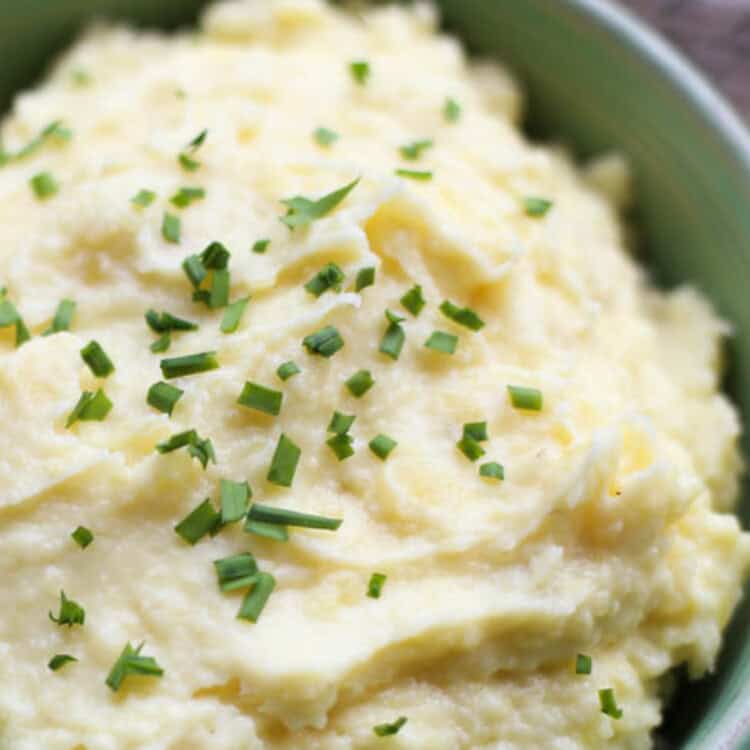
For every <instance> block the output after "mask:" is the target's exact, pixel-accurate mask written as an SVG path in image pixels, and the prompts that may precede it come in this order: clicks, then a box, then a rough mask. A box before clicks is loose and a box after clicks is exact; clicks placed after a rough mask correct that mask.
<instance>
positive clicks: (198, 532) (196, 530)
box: [174, 497, 221, 545]
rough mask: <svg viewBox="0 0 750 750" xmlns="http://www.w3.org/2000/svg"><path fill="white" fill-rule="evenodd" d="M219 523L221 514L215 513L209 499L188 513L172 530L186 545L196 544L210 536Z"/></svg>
mask: <svg viewBox="0 0 750 750" xmlns="http://www.w3.org/2000/svg"><path fill="white" fill-rule="evenodd" d="M220 523H221V514H220V513H217V512H216V509H215V508H214V506H213V503H212V502H211V499H210V498H208V497H207V498H206V499H205V500H204V501H203V502H202V503H201V504H200V505H198V506H197V507H196V508H194V509H193V510H191V511H190V513H188V514H187V515H186V516H185V518H183V519H182V521H180V522H179V523H178V524H177V525H176V526H175V527H174V530H175V531H176V532H177V534H178V535H179V536H181V537H182V538H183V539H184V540H185V541H186V542H187V543H188V544H191V545H192V544H196V543H197V542H199V541H200V540H201V539H202V538H203V537H204V536H206V534H210V533H211V532H212V531H213V530H214V529H215V528H216V527H217V526H218V525H219V524H220Z"/></svg>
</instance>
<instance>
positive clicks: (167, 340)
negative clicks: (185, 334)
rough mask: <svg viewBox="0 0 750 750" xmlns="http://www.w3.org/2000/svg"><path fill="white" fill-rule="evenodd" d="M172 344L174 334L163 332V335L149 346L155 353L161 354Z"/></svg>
mask: <svg viewBox="0 0 750 750" xmlns="http://www.w3.org/2000/svg"><path fill="white" fill-rule="evenodd" d="M171 345H172V336H171V335H170V334H169V332H167V333H163V334H162V335H161V336H159V338H158V339H156V341H154V342H153V344H151V345H150V346H149V347H148V348H149V349H150V350H151V351H152V352H153V353H154V354H161V353H162V352H166V351H167V350H168V349H169V347H170V346H171Z"/></svg>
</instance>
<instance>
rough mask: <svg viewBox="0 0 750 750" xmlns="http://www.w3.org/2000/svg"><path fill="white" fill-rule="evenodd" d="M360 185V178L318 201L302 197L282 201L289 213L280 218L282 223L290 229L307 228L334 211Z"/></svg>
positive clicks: (297, 196)
mask: <svg viewBox="0 0 750 750" xmlns="http://www.w3.org/2000/svg"><path fill="white" fill-rule="evenodd" d="M358 183H359V177H358V178H357V179H356V180H353V181H352V182H350V183H349V184H348V185H344V187H342V188H339V189H338V190H334V191H333V192H332V193H328V194H327V195H324V196H323V197H322V198H320V199H319V200H317V201H314V200H311V199H310V198H305V197H304V196H302V195H296V196H294V197H293V198H287V199H285V200H282V201H281V202H282V203H283V204H284V205H285V206H286V207H287V212H286V214H285V215H284V216H282V217H280V218H281V221H282V222H283V223H284V224H286V225H287V226H288V227H289V229H296V228H297V227H303V226H307V225H308V224H310V223H312V222H313V221H315V220H316V219H321V218H323V217H324V216H325V215H326V214H329V213H330V212H331V211H333V209H334V208H336V206H338V205H339V203H341V202H342V201H343V200H344V198H346V196H347V195H349V193H351V191H352V190H354V188H355V187H356V186H357V184H358Z"/></svg>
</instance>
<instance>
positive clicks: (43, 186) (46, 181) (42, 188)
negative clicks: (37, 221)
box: [29, 172, 60, 201]
mask: <svg viewBox="0 0 750 750" xmlns="http://www.w3.org/2000/svg"><path fill="white" fill-rule="evenodd" d="M29 184H30V185H31V189H32V190H33V191H34V195H35V196H36V197H37V198H38V199H39V200H40V201H43V200H47V199H48V198H51V197H52V196H53V195H55V194H57V192H58V191H59V190H60V186H59V185H58V183H57V180H56V179H55V178H54V177H53V176H52V175H51V174H50V173H49V172H39V174H35V175H34V176H33V177H32V178H31V179H30V180H29Z"/></svg>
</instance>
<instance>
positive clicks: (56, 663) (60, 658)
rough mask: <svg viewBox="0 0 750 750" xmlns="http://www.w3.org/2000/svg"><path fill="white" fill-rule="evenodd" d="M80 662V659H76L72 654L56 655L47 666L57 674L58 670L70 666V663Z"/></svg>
mask: <svg viewBox="0 0 750 750" xmlns="http://www.w3.org/2000/svg"><path fill="white" fill-rule="evenodd" d="M73 661H78V659H76V658H75V656H71V655H70V654H55V655H54V656H53V657H52V658H51V659H50V660H49V664H47V666H48V667H49V668H50V669H51V670H52V671H53V672H57V670H58V669H62V667H64V666H65V665H66V664H70V662H73Z"/></svg>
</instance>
